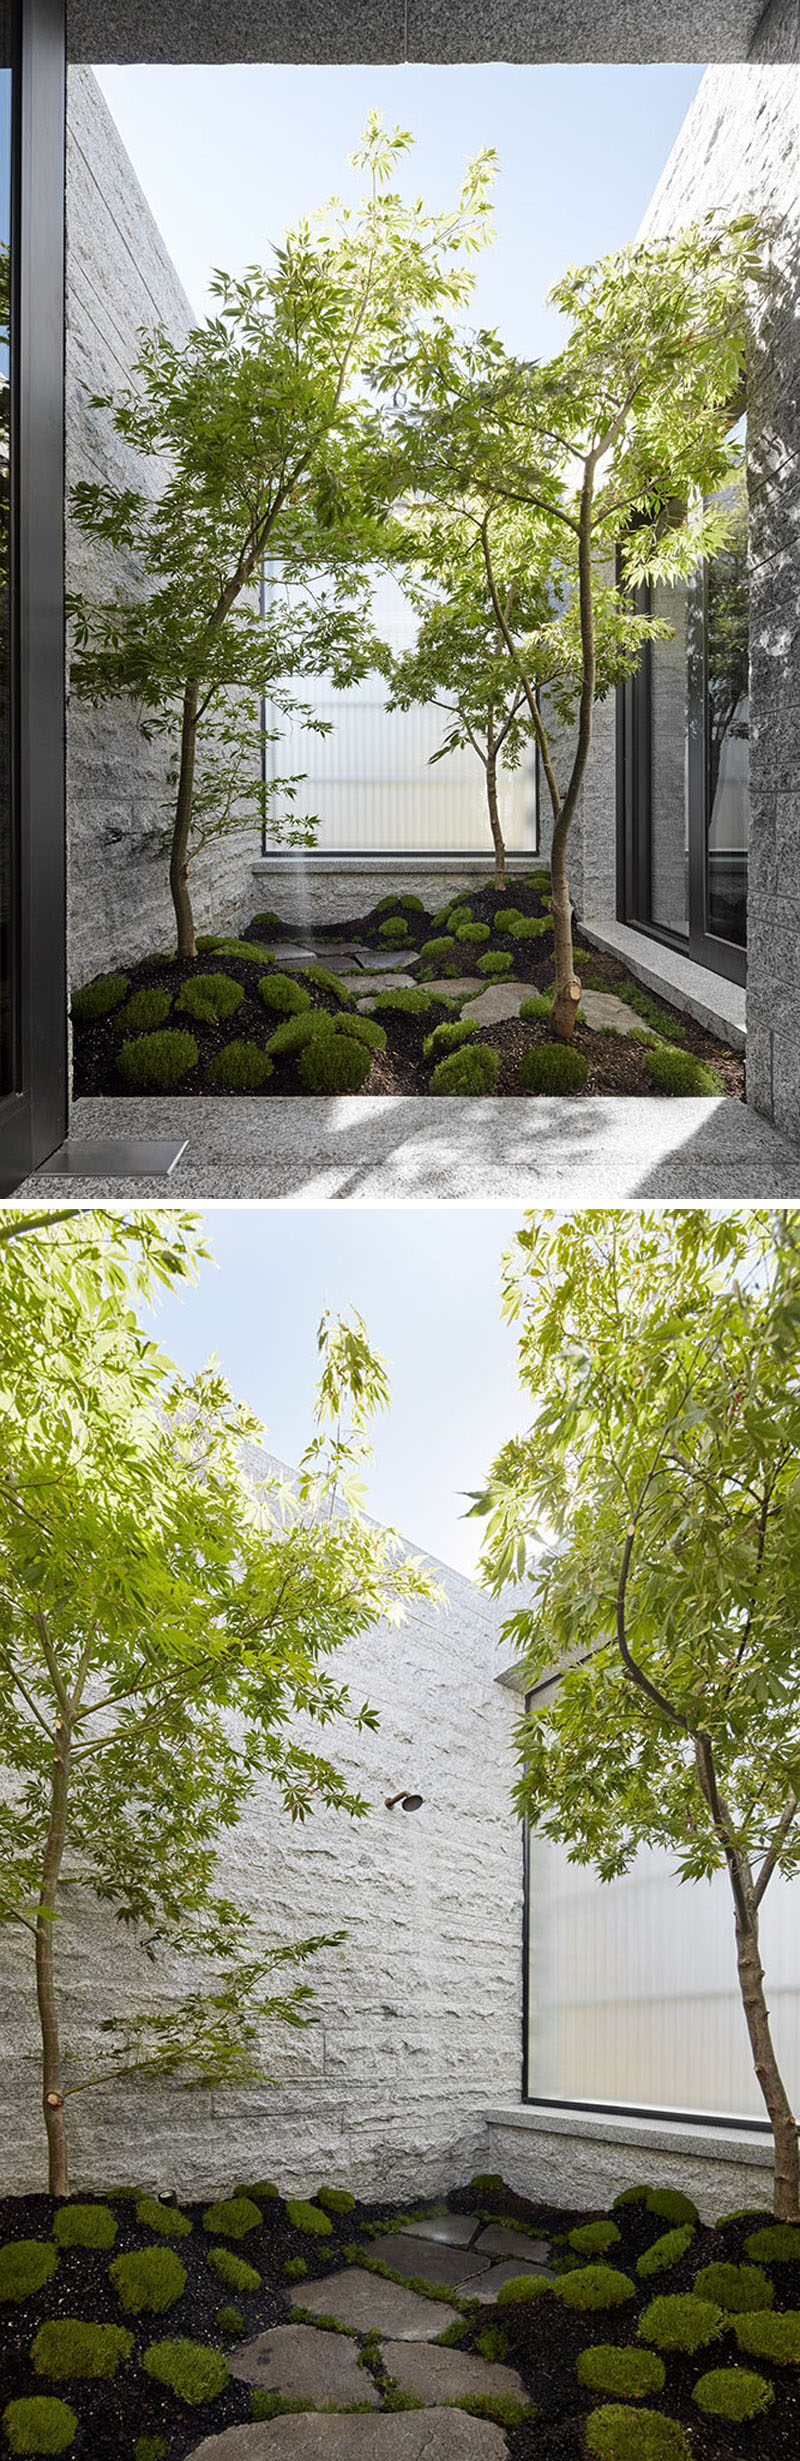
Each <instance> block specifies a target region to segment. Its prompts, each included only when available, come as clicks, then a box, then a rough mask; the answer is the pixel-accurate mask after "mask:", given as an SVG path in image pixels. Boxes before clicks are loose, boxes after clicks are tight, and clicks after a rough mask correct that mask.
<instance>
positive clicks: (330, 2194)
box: [317, 2188, 356, 2213]
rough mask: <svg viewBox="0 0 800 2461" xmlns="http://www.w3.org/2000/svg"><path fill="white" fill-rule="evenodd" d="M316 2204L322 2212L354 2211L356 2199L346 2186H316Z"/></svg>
mask: <svg viewBox="0 0 800 2461" xmlns="http://www.w3.org/2000/svg"><path fill="white" fill-rule="evenodd" d="M317 2204H318V2205H321V2206H322V2210H323V2213H355V2209H356V2200H355V2197H354V2196H350V2195H349V2194H348V2190H347V2188H318V2189H317Z"/></svg>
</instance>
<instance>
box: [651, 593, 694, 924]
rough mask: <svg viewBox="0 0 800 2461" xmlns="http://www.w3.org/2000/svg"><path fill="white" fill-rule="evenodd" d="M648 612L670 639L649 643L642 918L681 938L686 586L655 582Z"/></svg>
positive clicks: (685, 913)
mask: <svg viewBox="0 0 800 2461" xmlns="http://www.w3.org/2000/svg"><path fill="white" fill-rule="evenodd" d="M651 604H652V610H653V614H654V615H659V616H661V617H663V619H664V621H665V622H666V623H667V624H669V627H670V632H671V636H672V637H671V639H670V640H668V641H654V643H653V648H652V668H651V675H652V687H651V730H652V731H651V777H650V900H649V913H648V914H647V915H646V917H645V918H644V920H646V921H647V922H648V923H655V924H656V925H657V927H658V929H659V930H660V931H669V932H676V933H677V934H678V935H679V936H680V937H681V938H685V935H686V933H687V932H688V929H689V808H688V788H687V758H686V754H687V741H688V707H687V690H688V677H687V639H686V616H687V607H686V583H685V581H675V582H666V581H658V582H656V583H654V585H653V591H652V599H651Z"/></svg>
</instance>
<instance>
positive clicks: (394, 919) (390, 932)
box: [378, 914, 408, 947]
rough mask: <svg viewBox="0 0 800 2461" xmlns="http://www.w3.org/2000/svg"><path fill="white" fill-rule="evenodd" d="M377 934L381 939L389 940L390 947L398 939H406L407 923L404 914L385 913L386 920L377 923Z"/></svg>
mask: <svg viewBox="0 0 800 2461" xmlns="http://www.w3.org/2000/svg"><path fill="white" fill-rule="evenodd" d="M378 934H379V937H380V939H381V940H387V941H388V942H389V945H390V947H394V946H395V945H396V943H397V942H398V941H400V940H407V939H408V924H407V922H406V918H405V915H404V914H390V915H387V918H386V922H385V923H379V924H378Z"/></svg>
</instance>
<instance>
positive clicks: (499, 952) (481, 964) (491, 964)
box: [475, 949, 514, 975]
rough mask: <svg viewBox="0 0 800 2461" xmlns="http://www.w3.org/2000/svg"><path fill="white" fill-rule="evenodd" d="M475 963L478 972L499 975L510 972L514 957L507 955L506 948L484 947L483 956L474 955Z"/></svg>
mask: <svg viewBox="0 0 800 2461" xmlns="http://www.w3.org/2000/svg"><path fill="white" fill-rule="evenodd" d="M475 963H476V966H477V969H478V973H479V974H489V975H501V974H510V973H511V968H512V966H513V963H514V959H513V957H509V954H508V950H507V949H484V952H483V956H482V957H476V959H475Z"/></svg>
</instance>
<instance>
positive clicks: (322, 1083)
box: [297, 1034, 372, 1094]
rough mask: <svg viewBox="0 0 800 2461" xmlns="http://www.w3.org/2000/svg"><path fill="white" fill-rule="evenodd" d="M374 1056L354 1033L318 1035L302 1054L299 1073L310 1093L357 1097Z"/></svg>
mask: <svg viewBox="0 0 800 2461" xmlns="http://www.w3.org/2000/svg"><path fill="white" fill-rule="evenodd" d="M371 1066H372V1057H371V1054H370V1052H369V1051H368V1050H367V1049H366V1047H365V1045H364V1044H363V1043H361V1042H357V1041H356V1039H355V1037H354V1035H352V1034H317V1035H315V1037H314V1039H313V1041H311V1042H309V1043H307V1044H306V1048H305V1050H304V1051H302V1052H301V1054H300V1059H299V1061H298V1067H297V1074H298V1077H299V1080H300V1084H301V1085H302V1086H303V1087H304V1090H305V1092H306V1093H307V1094H357V1093H358V1090H359V1087H360V1086H361V1085H363V1083H364V1079H365V1077H368V1076H369V1072H370V1069H371Z"/></svg>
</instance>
